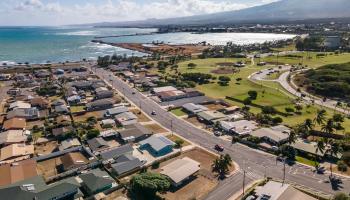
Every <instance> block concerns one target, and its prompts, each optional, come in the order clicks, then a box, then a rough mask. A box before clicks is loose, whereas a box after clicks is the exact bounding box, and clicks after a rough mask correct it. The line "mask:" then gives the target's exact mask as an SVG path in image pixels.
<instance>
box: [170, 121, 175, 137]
mask: <svg viewBox="0 0 350 200" xmlns="http://www.w3.org/2000/svg"><path fill="white" fill-rule="evenodd" d="M170 130H171V136H173V134H174V132H173V120H170Z"/></svg>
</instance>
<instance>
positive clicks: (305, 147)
mask: <svg viewBox="0 0 350 200" xmlns="http://www.w3.org/2000/svg"><path fill="white" fill-rule="evenodd" d="M291 146H292V147H293V148H294V149H296V150H297V151H298V152H300V153H304V154H312V155H316V156H320V157H323V156H324V152H321V151H316V149H317V143H316V142H309V141H307V140H303V139H300V138H299V139H297V140H296V141H295V142H294V143H293V144H291Z"/></svg>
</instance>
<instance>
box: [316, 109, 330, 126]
mask: <svg viewBox="0 0 350 200" xmlns="http://www.w3.org/2000/svg"><path fill="white" fill-rule="evenodd" d="M326 114H327V112H326V110H318V111H317V115H316V117H315V119H314V123H315V124H318V125H322V124H323V123H324V122H325V121H326Z"/></svg>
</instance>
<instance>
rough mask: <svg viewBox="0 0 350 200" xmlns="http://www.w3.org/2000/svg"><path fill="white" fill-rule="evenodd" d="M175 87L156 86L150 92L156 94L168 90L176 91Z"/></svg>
mask: <svg viewBox="0 0 350 200" xmlns="http://www.w3.org/2000/svg"><path fill="white" fill-rule="evenodd" d="M176 90H177V89H176V88H175V87H173V86H164V87H157V88H153V89H152V92H153V93H154V94H158V93H160V92H170V91H176Z"/></svg>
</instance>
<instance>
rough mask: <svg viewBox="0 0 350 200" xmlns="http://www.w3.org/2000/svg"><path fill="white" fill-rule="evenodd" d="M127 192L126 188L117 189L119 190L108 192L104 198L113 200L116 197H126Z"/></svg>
mask: <svg viewBox="0 0 350 200" xmlns="http://www.w3.org/2000/svg"><path fill="white" fill-rule="evenodd" d="M127 192H128V191H127V190H126V189H119V190H116V191H114V192H111V193H109V194H108V195H106V197H105V198H104V199H105V200H115V199H117V197H125V198H128V196H127Z"/></svg>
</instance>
